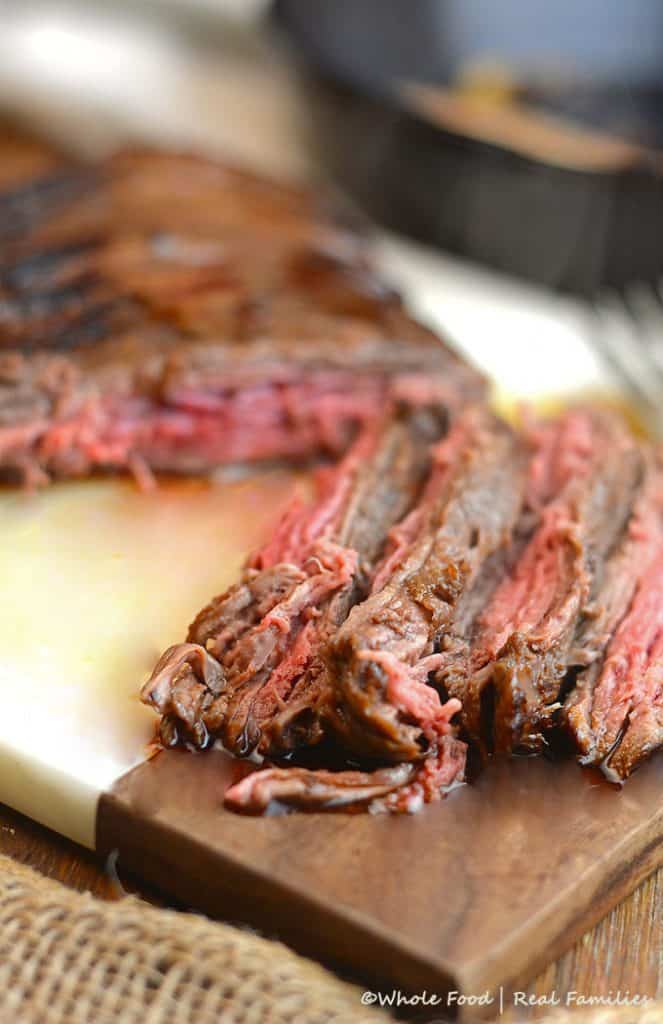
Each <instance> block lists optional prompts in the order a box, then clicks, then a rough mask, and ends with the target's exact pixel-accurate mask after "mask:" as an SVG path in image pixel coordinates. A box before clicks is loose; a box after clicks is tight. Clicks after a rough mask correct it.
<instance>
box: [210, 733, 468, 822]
mask: <svg viewBox="0 0 663 1024" xmlns="http://www.w3.org/2000/svg"><path fill="white" fill-rule="evenodd" d="M465 751H466V747H465V744H464V743H461V742H460V741H459V740H455V739H453V738H452V737H451V736H444V737H443V738H442V739H441V740H440V744H439V748H438V751H437V753H436V756H435V757H434V758H427V759H426V760H425V761H423V762H420V763H418V764H417V763H407V762H402V763H400V764H397V765H391V766H390V767H387V768H377V769H375V770H374V771H372V772H365V771H364V772H363V771H354V770H353V771H350V770H348V771H336V772H333V771H327V770H325V769H318V770H310V769H307V768H300V767H295V766H291V767H288V768H264V769H262V770H260V771H256V772H253V773H251V774H250V775H247V776H245V778H243V779H242V780H241V781H240V782H238V783H236V784H235V785H234V786H231V788H230V789H229V790H228V791H227V792H226V794H225V800H224V802H225V805H226V807H229V808H231V809H232V810H235V811H240V812H242V813H244V814H263V813H265V812H266V811H267V812H269V811H274V810H278V809H279V808H280V807H283V808H293V809H294V808H297V809H300V810H307V811H313V810H323V811H324V810H339V809H343V808H350V807H364V808H366V809H367V810H368V811H370V812H371V813H372V814H379V813H383V812H390V813H395V814H413V813H414V812H415V811H418V810H419V809H420V807H421V806H422V805H423V804H424V803H431V802H434V801H438V800H440V799H441V798H442V797H443V796H444V793H445V792H446V790H448V789H449V788H450V787H452V786H454V785H457V784H458V783H460V782H462V781H463V778H464V775H463V773H464V767H465Z"/></svg>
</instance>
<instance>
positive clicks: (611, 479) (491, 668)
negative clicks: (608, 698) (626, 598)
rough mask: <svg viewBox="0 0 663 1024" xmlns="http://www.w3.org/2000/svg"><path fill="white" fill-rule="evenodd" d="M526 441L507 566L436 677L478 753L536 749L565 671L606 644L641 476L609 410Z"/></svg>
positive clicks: (635, 453)
mask: <svg viewBox="0 0 663 1024" xmlns="http://www.w3.org/2000/svg"><path fill="white" fill-rule="evenodd" d="M531 440H532V443H533V445H534V456H533V458H532V461H531V464H530V469H529V474H528V482H527V490H526V508H525V515H524V517H523V525H522V530H521V531H520V532H521V536H518V531H517V533H516V537H515V543H514V554H513V557H512V559H511V562H512V564H511V567H510V568H509V569H508V570H507V572H506V573H505V575H504V577H503V578H502V579H501V580H500V581H499V583H498V584H497V586H496V587H495V589H494V591H493V593H492V595H491V596H490V597H489V599H488V601H487V603H486V604H485V606H484V608H483V609H482V610H481V612H480V614H479V615H478V618H477V620H476V624H475V626H474V628H473V630H472V632H471V635H470V636H467V637H462V638H460V640H459V641H458V642H457V643H456V644H455V645H454V646H453V647H452V649H451V650H450V651H449V654H448V657H447V660H446V662H445V664H444V666H443V668H442V670H441V672H440V675H439V677H438V684H439V685H444V686H445V687H446V689H447V690H448V691H449V692H450V693H451V694H453V695H454V696H456V697H458V698H459V699H460V700H461V701H462V703H463V722H464V727H465V730H466V732H467V733H468V735H470V736H472V737H473V739H474V740H475V741H476V742H477V743H478V744H479V746H481V747H482V748H483V749H484V751H486V750H488V751H490V750H496V751H516V752H520V751H524V752H528V753H533V752H538V751H540V750H541V749H542V747H543V746H544V745H545V744H546V733H547V731H548V730H550V729H551V728H553V726H554V725H555V724H556V721H557V712H558V711H559V709H560V701H561V700H562V699H563V697H564V694H565V690H566V689H567V688H568V687H572V686H573V682H574V674H575V673H576V672H577V671H578V669H579V668H581V667H582V666H583V665H585V664H586V663H587V659H588V658H590V657H591V656H592V653H591V652H592V649H593V648H598V650H602V647H603V645H604V644H605V643H606V642H607V638H608V637H609V634H610V629H611V622H610V621H605V622H604V623H603V625H601V619H602V617H603V618H605V617H606V614H607V620H610V619H611V617H612V613H610V612H607V613H606V611H605V610H604V609H603V605H602V601H603V598H604V594H605V593H606V589H609V588H610V586H611V584H610V582H609V580H610V576H611V573H613V571H614V570H613V568H612V566H613V564H614V562H615V560H616V559H618V558H619V552H620V551H621V548H622V545H623V544H624V539H625V537H628V535H629V532H630V530H631V529H633V525H632V524H633V516H634V513H635V506H636V503H637V500H638V496H639V494H640V492H641V488H642V484H643V474H644V473H645V463H646V459H647V456H646V453H645V451H644V450H643V448H642V446H640V445H638V444H637V443H636V442H635V441H634V440H633V438H632V437H631V436H630V435H629V434H628V432H627V431H626V429H625V428H624V426H623V425H622V424H621V423H620V422H619V420H618V419H616V418H615V417H612V416H609V415H603V414H600V413H597V412H591V411H572V412H570V413H567V414H566V415H564V416H563V417H561V418H560V419H558V420H556V421H552V422H550V423H548V424H546V425H544V426H543V427H541V428H539V429H538V430H536V431H534V432H532V433H531ZM615 585H618V584H612V586H613V587H614V586H615Z"/></svg>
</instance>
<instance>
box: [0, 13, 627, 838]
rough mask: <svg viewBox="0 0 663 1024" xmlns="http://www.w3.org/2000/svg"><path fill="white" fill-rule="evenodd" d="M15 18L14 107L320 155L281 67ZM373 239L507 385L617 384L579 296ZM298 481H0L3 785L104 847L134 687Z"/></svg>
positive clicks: (94, 130) (91, 19) (389, 265)
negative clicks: (41, 485)
mask: <svg viewBox="0 0 663 1024" xmlns="http://www.w3.org/2000/svg"><path fill="white" fill-rule="evenodd" d="M49 10H50V9H49ZM12 18H13V21H12V20H8V21H7V22H6V24H5V25H4V26H3V38H2V39H1V40H0V99H2V100H3V101H4V102H5V103H7V102H9V103H10V104H11V105H13V106H14V107H15V109H16V110H20V111H26V110H27V111H30V112H31V113H35V111H36V112H37V113H39V114H40V115H41V120H42V122H43V121H44V120H47V121H48V120H50V119H51V118H55V117H57V119H59V121H60V122H62V123H63V125H64V126H66V123H67V118H71V117H72V116H73V123H74V128H75V127H76V125H83V126H84V127H85V135H86V138H87V139H90V138H92V139H93V141H94V142H95V143H102V144H103V142H104V141H106V140H114V139H117V138H118V137H121V136H122V135H123V132H125V131H129V133H130V134H133V135H136V134H144V135H146V136H147V137H150V138H152V139H153V138H155V136H157V137H159V138H161V139H166V140H173V141H177V142H178V143H181V142H191V143H194V144H196V145H205V146H209V147H210V148H212V149H214V150H218V149H220V148H221V149H225V150H228V151H230V153H231V154H232V155H233V156H234V157H240V158H243V159H245V160H246V161H248V162H250V163H252V164H253V165H255V166H256V167H258V168H259V169H261V170H264V171H273V172H274V173H277V174H280V175H287V174H296V175H298V176H301V175H302V174H306V173H307V172H309V171H310V170H311V161H310V158H309V156H308V154H307V153H306V150H305V147H303V145H302V143H301V139H300V135H299V130H298V125H299V117H298V110H297V102H298V100H297V95H296V91H295V90H294V89H293V87H292V84H291V83H290V81H289V78H288V75H287V73H286V72H284V69H283V67H282V66H281V65H278V66H277V65H276V64H270V62H269V59H268V60H267V62H266V63H265V62H263V64H262V65H256V64H255V63H253V64H251V63H248V64H247V63H246V60H245V58H242V59H241V60H239V59H238V60H237V61H236V62H234V61H230V62H228V61H225V62H221V61H219V62H214V61H213V60H212V58H211V56H210V53H209V52H207V53H206V55H204V56H202V57H200V58H197V57H195V56H193V55H192V51H191V48H190V45H189V44H187V45H186V46H183V45H179V44H178V41H177V40H176V39H175V38H174V37H171V35H169V34H168V32H166V31H165V30H163V27H160V28H159V29H158V30H154V31H148V30H147V29H146V28H145V26H142V27H141V28H140V31H137V30H136V27H135V26H134V27H133V28H131V27H128V26H126V25H123V24H121V23H120V22H119V21H109V18H108V15H107V14H105V15H103V17H102V19H101V21H96V20H95V16H94V14H93V11H92V9H90V10H89V11H87V12H86V16H85V18H83V17H82V12H81V10H80V9H78V10H77V13H76V15H75V18H74V17H73V16H72V17H70V18H67V15H66V11H65V9H64V8H61V7H58V8H57V9H56V8H53V9H52V10H51V11H50V13H48V14H47V13H46V12H45V11H43V10H41V9H40V14H39V18H38V19H36V20H35V18H34V17H33V14H32V7H31V5H27V6H26V9H25V10H23V9H22V8H21V7H20V5H19V6H18V7H17V8H16V10H15V12H14V14H13V15H12ZM95 47H96V50H95ZM99 47H101V50H100V49H99ZM94 52H97V53H99V52H101V53H103V61H96V62H95V61H91V59H90V55H91V54H92V53H94ZM137 82H139V83H140V84H141V88H139V89H138V90H137V89H136V83H137ZM267 86H268V87H267ZM376 255H377V258H378V260H379V262H380V263H381V264H382V265H383V266H384V268H385V271H386V273H387V274H388V275H389V276H390V277H391V279H392V280H393V281H394V282H395V283H396V284H397V285H398V286H399V287H401V289H402V290H403V292H404V294H405V295H406V296H407V298H408V300H409V302H410V304H411V305H412V307H413V309H414V310H415V311H416V312H417V313H418V315H420V316H421V317H422V318H423V319H424V320H426V321H428V322H429V323H431V324H432V325H434V326H436V327H438V328H440V329H441V330H442V331H443V332H444V333H445V334H448V335H450V336H451V337H452V338H453V339H454V341H455V342H456V343H457V344H458V346H459V347H460V349H461V350H462V351H464V352H465V353H467V354H468V355H469V356H470V357H471V358H473V359H474V360H475V361H476V362H477V364H478V365H479V366H481V367H482V368H483V369H485V370H486V372H488V373H489V374H490V375H491V376H492V377H493V378H494V380H495V382H496V393H497V395H498V398H499V399H500V400H503V399H504V397H505V396H507V397H508V398H509V400H510V399H513V398H528V399H535V400H540V399H546V398H554V399H556V398H558V397H560V396H561V395H565V394H572V395H575V394H579V393H581V394H582V393H587V392H593V393H597V392H611V391H612V390H613V385H612V382H611V380H610V379H609V378H608V377H607V376H606V374H605V372H604V370H603V369H602V367H601V365H600V364H599V362H598V361H597V360H596V358H595V356H594V355H593V352H592V350H591V347H590V346H589V345H588V343H587V335H586V331H587V320H586V317H585V314H584V313H583V311H582V310H581V309H580V308H579V307H577V306H576V305H574V304H573V303H571V302H568V301H562V300H559V299H556V298H553V297H551V296H549V295H547V294H546V293H545V292H543V291H540V290H538V289H535V288H529V287H527V286H524V285H521V284H518V283H515V282H511V281H509V280H507V279H504V278H501V277H498V276H496V275H492V274H490V273H488V272H486V271H482V270H478V269H476V268H472V267H469V266H466V265H463V264H462V263H460V262H458V261H455V260H452V259H451V258H449V257H445V256H443V255H440V254H435V253H431V252H429V251H427V250H425V249H423V248H420V247H417V246H414V245H411V244H409V243H404V242H402V241H400V240H396V239H394V238H393V237H390V236H381V237H378V238H377V239H376ZM295 485H296V480H295V478H294V477H293V476H292V475H289V474H287V473H271V474H268V475H262V476H260V477H258V478H257V479H252V480H242V481H236V482H234V483H217V484H214V485H205V484H202V483H196V482H193V483H189V484H186V485H183V486H182V485H177V486H175V485H170V484H164V485H163V486H162V487H161V488H160V489H159V490H158V491H157V492H155V493H152V494H147V495H146V494H141V493H139V492H138V491H137V490H136V489H135V488H134V487H133V485H132V484H131V483H130V482H128V481H125V482H120V481H117V480H114V481H111V480H109V481H95V482H88V483H81V484H78V483H77V484H70V485H58V486H56V487H53V488H51V489H50V490H48V491H46V492H44V493H41V494H37V495H27V494H22V493H18V492H13V491H8V490H5V491H1V492H0V538H1V539H0V709H1V714H0V801H3V802H5V803H8V804H10V805H11V806H13V807H14V808H16V809H17V810H19V811H22V812H24V813H26V814H28V815H31V816H32V817H34V818H36V819H37V820H39V821H41V822H43V823H44V824H46V825H49V826H50V827H52V828H54V829H56V830H58V831H60V832H62V833H64V834H66V835H68V836H70V837H71V838H73V839H75V840H77V841H78V842H80V843H83V844H85V845H87V846H93V845H94V820H95V811H96V803H97V799H98V796H99V794H100V793H101V792H102V790H103V789H105V788H107V787H108V786H109V785H110V784H111V783H112V782H113V780H114V779H116V778H117V777H118V776H119V775H121V774H122V773H123V772H125V771H126V770H127V769H128V768H129V767H131V766H132V765H134V764H136V763H137V762H138V761H140V760H141V759H142V758H143V757H144V756H145V750H146V745H147V743H148V741H149V739H150V736H151V731H152V726H153V718H152V716H151V714H150V713H149V711H147V710H146V709H145V708H143V707H142V706H141V705H140V704H139V702H138V699H137V693H138V689H139V687H140V684H141V682H142V681H143V679H144V678H145V675H146V673H147V671H148V670H149V667H150V666H151V665H152V664H153V663H154V660H155V657H156V656H157V655H158V654H159V653H160V651H161V650H162V649H163V648H164V647H165V646H167V645H168V644H169V643H171V642H174V641H176V640H178V639H179V638H181V636H182V635H183V632H184V629H185V627H186V625H187V623H188V622H189V620H190V619H191V617H192V616H193V614H195V612H196V611H197V610H198V608H199V607H200V606H201V605H202V604H203V602H204V601H206V600H207V599H208V598H209V597H210V596H211V595H212V594H213V593H215V592H218V591H219V590H221V589H223V588H224V587H225V586H226V585H227V584H228V583H229V582H231V580H232V579H233V578H234V577H235V575H236V573H237V571H238V568H239V565H240V563H241V561H242V559H243V557H244V556H245V554H246V553H247V551H248V550H249V549H250V548H251V547H253V546H254V544H256V543H257V542H258V541H259V540H260V537H261V535H262V534H263V532H264V531H265V530H266V529H267V528H268V524H269V521H271V520H273V518H274V516H276V515H277V514H278V512H279V510H280V509H281V508H282V507H283V505H284V503H285V502H286V501H287V498H288V495H289V493H290V492H291V491H292V488H293V486H295ZM297 485H301V481H299V483H298V484H297Z"/></svg>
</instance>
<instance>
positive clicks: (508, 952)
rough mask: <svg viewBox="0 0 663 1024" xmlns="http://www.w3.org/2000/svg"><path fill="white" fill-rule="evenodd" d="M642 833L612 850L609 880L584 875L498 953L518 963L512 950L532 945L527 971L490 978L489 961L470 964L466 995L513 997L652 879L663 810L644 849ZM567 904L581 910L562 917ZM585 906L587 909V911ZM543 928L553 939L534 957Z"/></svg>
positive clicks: (464, 972)
mask: <svg viewBox="0 0 663 1024" xmlns="http://www.w3.org/2000/svg"><path fill="white" fill-rule="evenodd" d="M641 831H642V830H641V829H634V830H633V835H632V837H627V842H626V845H627V848H628V847H630V849H627V851H625V850H624V849H623V846H619V847H615V848H614V850H613V851H612V854H611V857H610V860H611V862H612V864H613V867H612V870H611V873H610V874H609V875H608V876H607V877H606V876H605V867H604V869H603V871H601V870H600V868H599V865H598V863H597V865H596V866H595V868H594V869H593V870H591V871H587V872H585V873H584V875H582V876H580V877H579V878H578V879H577V880H576V883H575V885H574V886H573V887H572V888H571V892H570V893H569V891H568V890H565V891H564V893H563V894H560V897H559V899H558V901H557V902H556V903H554V904H550V905H549V906H548V907H546V909H545V911H542V912H540V913H539V914H537V915H536V917H533V918H531V919H530V920H529V921H528V923H527V927H524V928H522V929H521V931H520V932H519V933H517V934H516V935H515V936H513V939H512V941H509V942H507V943H506V944H505V945H504V946H502V947H499V948H498V950H497V951H496V954H495V957H494V960H495V961H498V960H499V962H500V963H504V962H505V961H506V960H508V959H512V958H514V946H516V945H517V944H518V943H520V944H522V945H524V944H526V943H528V940H529V943H528V951H529V955H528V958H527V960H526V966H524V967H521V968H515V969H514V971H513V972H512V974H511V975H510V976H508V975H507V976H500V974H499V973H498V972H495V973H494V974H492V975H491V974H490V973H488V972H487V971H486V967H487V966H488V967H490V962H489V963H488V964H487V963H486V961H485V960H484V961H479V962H478V966H476V965H475V964H473V963H472V962H470V963H469V964H465V965H463V966H462V968H459V974H460V977H461V979H462V983H463V984H464V985H466V986H467V989H466V990H467V991H474V992H479V991H483V990H484V989H486V988H489V989H491V990H492V991H495V990H497V989H498V988H500V987H502V988H503V989H504V992H505V994H507V995H510V994H512V993H513V991H514V990H518V989H519V988H520V987H521V986H523V985H525V984H527V982H529V981H531V979H532V978H533V977H534V976H535V975H536V974H538V973H539V972H540V971H541V970H543V969H544V968H545V967H546V966H547V965H548V964H549V963H550V962H552V961H553V960H556V959H558V957H560V956H561V955H562V954H563V953H565V952H567V951H568V950H569V949H570V948H571V947H572V946H573V944H574V943H575V942H576V941H577V940H578V939H579V938H580V937H581V936H582V935H584V934H585V933H586V932H587V931H588V930H589V929H591V928H593V927H594V926H595V925H596V924H598V922H599V921H601V920H602V919H603V918H604V917H605V916H606V915H607V914H609V913H610V911H611V910H613V909H614V908H615V907H616V906H617V905H618V904H619V903H621V901H622V900H624V899H626V897H627V896H629V895H630V894H631V893H632V892H633V891H634V890H635V889H637V887H638V886H639V885H640V884H641V883H642V882H644V881H645V879H646V878H648V877H649V875H651V874H652V873H653V872H654V871H656V870H657V869H658V868H660V867H662V866H663V841H662V840H661V836H663V810H661V811H660V812H659V813H658V815H656V817H655V819H654V821H653V822H652V828H651V832H652V835H651V838H650V839H649V841H648V842H647V843H646V845H644V847H643V846H641V843H640V840H639V835H640V833H641ZM629 839H630V840H631V842H630V843H629V842H628V840H629ZM634 865H635V869H634ZM592 882H594V883H596V882H598V883H599V884H598V885H595V887H593V888H592V890H591V893H590V896H589V898H588V899H586V900H584V901H583V902H582V903H581V902H578V903H576V904H570V899H569V897H570V895H572V894H573V893H574V892H576V891H579V890H580V889H581V888H583V887H584V886H585V885H588V884H590V885H591V884H592ZM565 904H567V905H569V904H570V905H571V906H572V907H573V908H575V907H577V908H579V909H578V910H577V911H575V909H572V911H571V912H570V913H567V914H564V906H565ZM583 907H584V908H586V909H584V910H583V909H582V908H583ZM551 921H557V922H558V925H557V927H556V928H555V930H554V933H553V932H551V930H550V928H547V925H548V923H549V922H551ZM542 928H543V929H546V928H547V931H548V934H549V935H550V938H549V939H548V940H547V941H546V942H545V944H544V945H542V946H541V949H540V952H539V953H538V954H535V955H534V956H533V957H532V956H531V949H532V946H531V936H532V931H533V929H534V930H535V931H536V932H537V933H540V931H541V929H542ZM521 959H522V958H521ZM491 962H492V961H491Z"/></svg>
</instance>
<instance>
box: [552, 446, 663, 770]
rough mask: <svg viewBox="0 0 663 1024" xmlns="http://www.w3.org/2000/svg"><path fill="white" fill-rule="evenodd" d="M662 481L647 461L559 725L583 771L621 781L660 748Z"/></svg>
mask: <svg viewBox="0 0 663 1024" xmlns="http://www.w3.org/2000/svg"><path fill="white" fill-rule="evenodd" d="M662 587H663V480H662V478H661V473H660V470H659V469H658V467H656V466H655V465H654V464H653V461H652V460H648V461H647V465H646V471H645V474H644V478H643V482H642V485H641V488H640V492H639V495H638V498H637V501H636V503H635V506H634V509H633V514H632V516H631V519H630V521H629V523H628V527H627V529H626V530H625V531H624V534H623V536H622V538H621V541H620V543H619V544H618V545H617V546H616V547H615V550H614V552H613V553H612V555H611V557H610V558H609V559H608V560H607V561H606V565H605V571H604V574H603V583H602V586H601V588H600V590H599V592H598V594H597V597H596V600H595V606H594V608H593V609H592V615H591V617H589V618H588V619H587V621H586V623H585V626H584V629H583V630H582V633H581V636H580V637H579V647H580V649H581V655H582V658H583V663H584V664H585V665H586V666H587V667H586V668H585V670H584V671H583V672H581V673H580V674H579V675H578V677H577V680H576V685H575V688H574V689H573V690H572V691H571V693H570V694H569V696H568V697H567V699H566V702H565V707H564V717H565V720H566V723H567V726H568V728H569V729H570V731H571V733H572V735H573V737H574V740H575V743H576V746H577V748H578V751H579V754H580V760H581V762H582V763H583V764H590V765H602V766H603V768H604V771H605V772H606V774H607V775H608V777H609V778H611V779H624V778H626V777H627V776H628V775H629V774H630V773H631V771H633V769H634V768H636V767H637V766H638V765H639V764H640V763H641V761H642V760H643V759H644V758H645V757H646V756H648V754H650V753H651V752H652V750H654V749H656V748H657V747H658V746H660V745H661V744H662V743H663V703H662V692H663V691H662V689H661V679H662V678H663V677H662V674H661V673H662V672H663V661H662V660H661V655H662V653H663V649H662V648H661V636H663V590H662Z"/></svg>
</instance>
